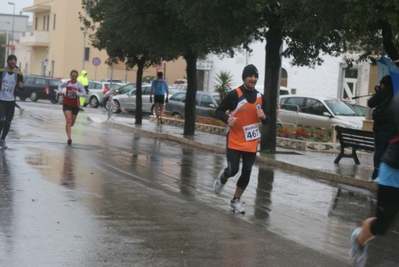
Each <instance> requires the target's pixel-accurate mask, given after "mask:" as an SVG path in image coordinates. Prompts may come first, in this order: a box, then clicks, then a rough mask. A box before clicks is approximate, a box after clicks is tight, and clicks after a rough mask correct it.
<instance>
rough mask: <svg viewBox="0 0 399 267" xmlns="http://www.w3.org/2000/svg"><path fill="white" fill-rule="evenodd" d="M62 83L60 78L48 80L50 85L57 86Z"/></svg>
mask: <svg viewBox="0 0 399 267" xmlns="http://www.w3.org/2000/svg"><path fill="white" fill-rule="evenodd" d="M61 83H62V81H61V80H50V85H52V86H58V85H60V84H61Z"/></svg>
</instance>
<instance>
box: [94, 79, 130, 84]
mask: <svg viewBox="0 0 399 267" xmlns="http://www.w3.org/2000/svg"><path fill="white" fill-rule="evenodd" d="M111 81H112V83H124V82H123V81H122V80H120V79H101V81H100V82H107V83H110V82H111Z"/></svg>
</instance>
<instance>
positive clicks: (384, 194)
mask: <svg viewBox="0 0 399 267" xmlns="http://www.w3.org/2000/svg"><path fill="white" fill-rule="evenodd" d="M390 110H391V111H392V113H393V114H394V119H393V125H394V130H395V132H396V134H397V133H399V94H396V96H395V97H394V98H393V100H392V104H391V106H390ZM379 167H380V168H379V174H378V175H379V176H378V197H377V209H376V212H375V217H370V218H368V219H366V220H364V221H363V223H362V226H361V227H359V228H356V229H355V230H353V232H352V234H351V237H350V243H351V249H350V251H349V258H350V260H351V263H352V264H353V265H355V266H359V267H362V266H365V265H366V262H367V244H368V242H369V241H370V240H372V239H374V238H375V237H376V236H377V235H383V234H385V233H386V232H387V231H388V228H389V226H390V225H391V224H392V222H393V221H394V219H395V217H396V215H397V213H398V211H399V135H398V134H397V135H396V137H394V138H393V139H392V140H391V141H390V142H389V146H388V148H387V149H386V151H385V152H384V154H383V156H382V158H381V164H380V166H379Z"/></svg>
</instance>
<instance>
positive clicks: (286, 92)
mask: <svg viewBox="0 0 399 267" xmlns="http://www.w3.org/2000/svg"><path fill="white" fill-rule="evenodd" d="M255 89H256V90H258V91H259V92H260V93H262V94H264V93H265V89H264V85H256V86H255ZM289 94H290V91H289V90H288V88H287V87H284V86H280V95H289Z"/></svg>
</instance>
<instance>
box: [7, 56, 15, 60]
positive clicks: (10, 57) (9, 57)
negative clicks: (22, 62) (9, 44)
mask: <svg viewBox="0 0 399 267" xmlns="http://www.w3.org/2000/svg"><path fill="white" fill-rule="evenodd" d="M11 59H15V61H17V57H16V56H15V55H9V56H8V57H7V61H9V60H11Z"/></svg>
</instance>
